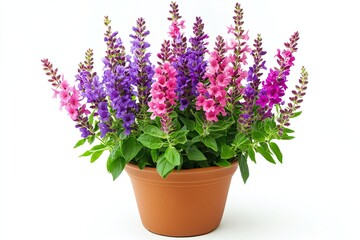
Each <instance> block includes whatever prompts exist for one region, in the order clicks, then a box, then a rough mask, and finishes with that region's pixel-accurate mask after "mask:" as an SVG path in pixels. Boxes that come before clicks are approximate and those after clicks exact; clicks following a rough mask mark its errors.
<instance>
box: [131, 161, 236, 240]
mask: <svg viewBox="0 0 360 240" xmlns="http://www.w3.org/2000/svg"><path fill="white" fill-rule="evenodd" d="M237 166H238V164H237V162H235V163H233V164H232V165H231V166H230V167H208V168H197V169H189V170H180V171H177V170H174V171H173V172H172V173H170V174H169V176H168V177H167V178H166V179H163V178H162V177H160V176H159V174H158V173H157V172H156V169H155V168H145V169H143V170H140V169H139V168H138V167H137V166H135V165H132V164H128V165H127V166H126V171H127V173H128V174H129V176H130V178H131V182H132V185H133V189H134V193H135V197H136V201H137V204H138V209H139V213H140V217H141V221H142V223H143V225H144V227H145V228H146V229H148V230H149V231H150V232H152V233H156V234H159V235H164V236H172V237H189V236H198V235H203V234H206V233H209V232H211V231H213V230H215V229H216V228H217V227H218V226H219V224H220V222H221V218H222V215H223V212H224V208H225V204H226V198H227V194H228V190H229V186H230V182H231V178H232V176H233V174H234V172H235V171H236V169H237Z"/></svg>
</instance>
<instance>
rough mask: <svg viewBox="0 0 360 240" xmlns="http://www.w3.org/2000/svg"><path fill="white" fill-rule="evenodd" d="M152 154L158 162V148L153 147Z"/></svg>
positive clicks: (152, 157)
mask: <svg viewBox="0 0 360 240" xmlns="http://www.w3.org/2000/svg"><path fill="white" fill-rule="evenodd" d="M150 155H151V159H152V160H153V162H156V161H157V160H158V151H157V150H156V149H151V150H150Z"/></svg>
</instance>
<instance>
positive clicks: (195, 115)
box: [191, 111, 204, 126]
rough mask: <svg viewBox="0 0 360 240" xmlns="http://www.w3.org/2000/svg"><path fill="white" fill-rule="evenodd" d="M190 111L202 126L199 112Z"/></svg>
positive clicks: (202, 120)
mask: <svg viewBox="0 0 360 240" xmlns="http://www.w3.org/2000/svg"><path fill="white" fill-rule="evenodd" d="M191 113H192V114H193V115H194V117H195V120H196V123H197V124H198V125H200V126H203V125H204V119H203V117H202V116H199V115H200V112H195V113H194V112H193V111H191Z"/></svg>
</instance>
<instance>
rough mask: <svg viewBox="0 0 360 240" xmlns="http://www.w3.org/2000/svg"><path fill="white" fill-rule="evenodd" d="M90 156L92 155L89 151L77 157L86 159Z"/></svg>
mask: <svg viewBox="0 0 360 240" xmlns="http://www.w3.org/2000/svg"><path fill="white" fill-rule="evenodd" d="M91 154H93V152H91V151H86V152H84V153H83V154H81V155H80V156H79V157H87V156H90V155H91Z"/></svg>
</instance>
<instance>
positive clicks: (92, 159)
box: [90, 150, 104, 163]
mask: <svg viewBox="0 0 360 240" xmlns="http://www.w3.org/2000/svg"><path fill="white" fill-rule="evenodd" d="M103 152H104V150H100V151H97V152H94V153H93V154H92V155H91V158H90V162H91V163H93V162H95V161H96V160H98V158H99V157H100V156H101V154H102V153H103Z"/></svg>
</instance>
